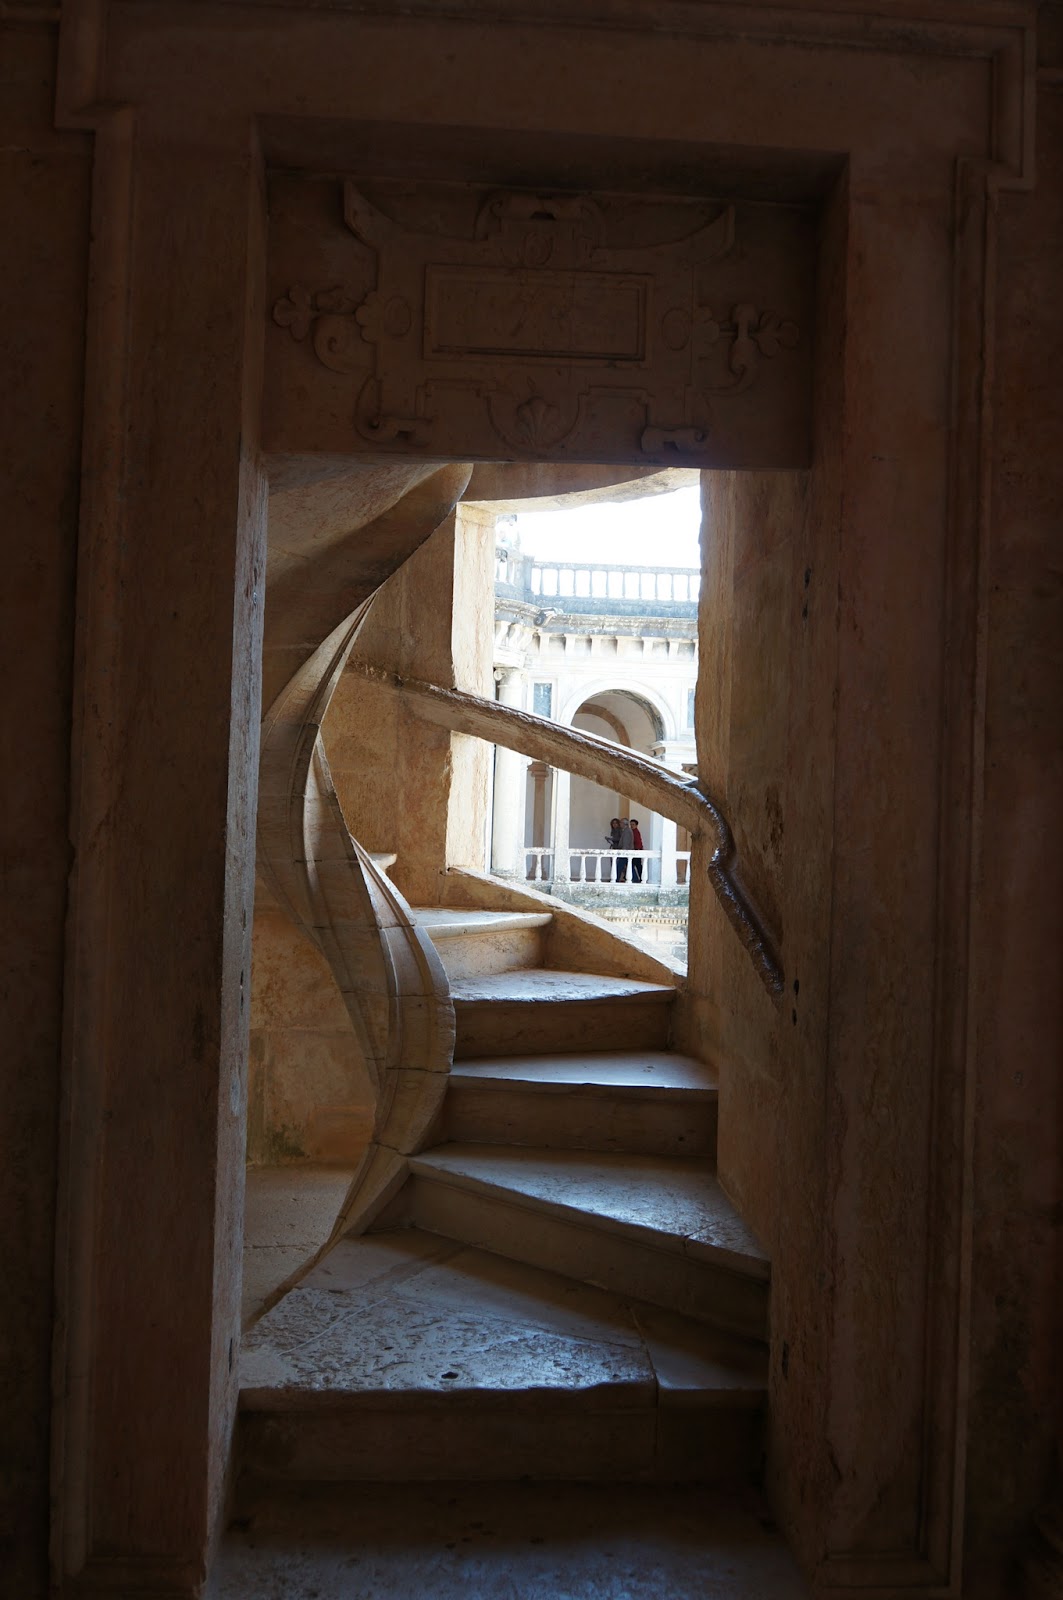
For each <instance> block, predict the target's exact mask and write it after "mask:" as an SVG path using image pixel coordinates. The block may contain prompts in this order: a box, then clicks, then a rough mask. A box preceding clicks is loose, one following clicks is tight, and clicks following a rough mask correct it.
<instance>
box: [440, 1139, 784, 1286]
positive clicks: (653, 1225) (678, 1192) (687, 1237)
mask: <svg viewBox="0 0 1063 1600" xmlns="http://www.w3.org/2000/svg"><path fill="white" fill-rule="evenodd" d="M410 1170H411V1171H412V1172H413V1173H414V1175H415V1176H416V1177H419V1178H425V1179H427V1180H429V1181H430V1182H433V1181H434V1182H441V1183H444V1184H448V1185H452V1186H454V1187H456V1188H458V1189H463V1190H467V1191H472V1192H476V1193H480V1194H486V1195H493V1196H497V1197H498V1198H499V1199H507V1200H509V1201H511V1202H516V1203H517V1204H519V1205H521V1206H524V1207H526V1208H527V1209H529V1210H538V1211H542V1212H546V1213H551V1214H553V1215H555V1216H561V1217H562V1218H565V1217H568V1218H571V1219H572V1220H578V1221H579V1222H580V1223H582V1224H583V1225H584V1226H591V1227H595V1228H598V1229H601V1230H603V1231H605V1232H611V1233H622V1234H625V1235H627V1236H628V1237H634V1238H637V1239H639V1240H640V1241H641V1242H642V1243H645V1244H650V1245H653V1246H655V1247H657V1248H659V1249H661V1250H665V1251H670V1252H674V1253H679V1254H683V1255H686V1256H689V1257H693V1258H698V1259H702V1260H706V1261H712V1262H714V1263H716V1264H719V1265H722V1266H726V1267H727V1268H729V1269H731V1270H733V1271H736V1272H738V1273H741V1274H742V1275H743V1276H746V1277H749V1278H753V1279H757V1280H760V1281H764V1282H766V1281H767V1279H768V1277H769V1275H770V1263H769V1260H768V1257H767V1255H766V1253H765V1252H764V1250H763V1249H762V1248H761V1246H760V1244H759V1243H758V1241H757V1239H756V1237H755V1235H754V1234H753V1232H752V1231H751V1229H750V1228H749V1227H748V1226H747V1225H746V1223H745V1222H743V1220H742V1218H741V1217H740V1216H739V1215H738V1213H737V1211H736V1210H735V1208H734V1206H733V1205H732V1204H731V1202H730V1200H729V1199H728V1198H727V1196H726V1194H725V1193H724V1191H723V1189H722V1188H721V1187H720V1185H719V1183H718V1181H717V1179H716V1177H715V1174H714V1173H713V1172H711V1171H710V1170H708V1169H707V1168H706V1166H705V1164H704V1162H702V1161H693V1160H684V1159H682V1158H675V1157H666V1156H647V1155H630V1154H605V1153H598V1152H593V1153H592V1152H588V1151H581V1150H580V1151H574V1150H536V1149H528V1148H524V1149H518V1148H514V1147H512V1146H506V1145H482V1144H480V1145H478V1144H448V1145H439V1146H437V1147H436V1148H435V1149H433V1150H426V1151H423V1152H422V1153H421V1154H420V1155H416V1156H411V1158H410ZM422 1225H423V1222H422Z"/></svg>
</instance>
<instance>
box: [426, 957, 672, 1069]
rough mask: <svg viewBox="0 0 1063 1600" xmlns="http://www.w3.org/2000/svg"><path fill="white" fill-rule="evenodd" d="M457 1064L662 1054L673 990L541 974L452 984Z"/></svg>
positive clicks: (505, 974)
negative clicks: (591, 1053) (588, 1053)
mask: <svg viewBox="0 0 1063 1600" xmlns="http://www.w3.org/2000/svg"><path fill="white" fill-rule="evenodd" d="M451 994H452V997H453V1000H454V1010H455V1016H456V1022H457V1039H456V1041H455V1046H454V1057H455V1060H468V1059H470V1058H477V1057H483V1056H496V1055H498V1056H511V1055H541V1054H553V1053H556V1052H561V1051H573V1050H664V1049H666V1048H667V1046H668V1042H669V1029H670V1026H671V1017H672V1005H673V1002H674V1000H675V989H674V988H673V987H672V985H671V984H663V983H646V982H643V981H642V980H641V979H638V978H614V977H604V976H601V975H599V974H596V973H585V972H554V971H551V970H549V969H547V968H543V967H537V968H535V967H533V968H526V969H524V970H522V971H519V972H502V973H495V974H488V975H485V976H483V977H475V978H473V977H470V978H461V979H458V980H457V981H456V982H453V983H452V984H451Z"/></svg>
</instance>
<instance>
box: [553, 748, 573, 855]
mask: <svg viewBox="0 0 1063 1600" xmlns="http://www.w3.org/2000/svg"><path fill="white" fill-rule="evenodd" d="M571 795H572V776H571V774H570V773H568V772H565V771H563V770H562V769H561V768H560V767H555V769H554V830H553V831H554V841H553V842H554V873H553V877H554V882H555V883H568V881H569V871H570V867H569V853H568V834H569V812H570V808H571Z"/></svg>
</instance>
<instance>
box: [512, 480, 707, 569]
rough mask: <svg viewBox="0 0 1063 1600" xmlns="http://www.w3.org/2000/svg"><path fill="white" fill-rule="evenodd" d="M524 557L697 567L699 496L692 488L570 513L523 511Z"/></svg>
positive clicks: (602, 503)
mask: <svg viewBox="0 0 1063 1600" xmlns="http://www.w3.org/2000/svg"><path fill="white" fill-rule="evenodd" d="M516 521H517V531H518V532H519V534H520V543H521V549H522V550H523V551H524V553H525V555H533V556H539V557H541V558H543V559H545V560H547V561H615V562H616V563H617V564H618V565H621V566H631V567H652V566H661V567H697V566H700V564H701V556H700V553H699V550H698V529H699V528H700V526H701V503H700V493H699V491H698V489H697V488H696V487H694V488H690V489H677V490H676V491H675V492H674V493H673V494H657V495H648V496H647V497H646V498H645V499H642V500H620V501H600V502H598V503H596V504H595V505H589V506H576V507H575V508H574V509H573V510H571V511H522V512H520V514H519V515H518V516H517V519H516Z"/></svg>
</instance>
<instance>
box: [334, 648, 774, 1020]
mask: <svg viewBox="0 0 1063 1600" xmlns="http://www.w3.org/2000/svg"><path fill="white" fill-rule="evenodd" d="M360 670H361V671H362V672H363V673H364V675H365V676H366V677H368V678H371V679H372V680H373V681H374V682H375V683H379V684H380V685H381V686H383V687H385V688H390V689H392V690H393V691H394V692H395V693H396V694H401V695H404V696H405V697H406V698H407V699H408V700H409V702H410V703H411V704H412V705H414V706H416V708H417V710H418V712H419V713H420V715H421V716H423V717H425V718H427V719H428V720H429V721H431V722H436V723H438V724H439V725H440V726H441V727H445V728H449V729H450V730H451V731H452V732H453V733H465V734H471V735H472V736H473V737H474V738H479V739H485V740H487V742H488V743H490V744H500V745H504V746H505V748H506V749H509V750H516V751H519V753H520V754H521V755H525V756H530V757H531V758H532V760H534V761H545V762H546V763H547V764H548V765H549V766H551V767H562V768H565V769H567V770H568V771H569V772H574V773H575V774H576V775H577V776H578V777H581V778H588V779H589V780H590V781H591V782H592V783H597V784H600V785H601V786H602V787H603V788H610V789H620V790H622V791H623V792H624V794H626V795H628V796H629V797H630V798H631V799H632V800H638V801H639V802H640V804H642V805H645V806H647V807H649V808H650V809H652V810H654V811H657V812H660V813H662V814H663V815H664V816H667V817H671V818H672V819H673V820H674V821H675V822H679V823H682V825H683V826H684V827H685V828H687V829H688V830H689V832H690V834H691V835H692V837H704V838H707V839H708V840H709V841H710V843H711V845H712V856H711V859H710V861H709V880H710V882H711V883H712V886H713V889H714V890H715V893H716V897H717V899H718V900H719V902H720V905H721V906H722V907H723V911H724V914H725V915H726V917H727V920H728V922H729V923H730V924H731V926H732V928H733V929H734V931H735V932H736V933H737V935H738V937H739V939H740V940H741V941H742V944H743V946H744V947H745V949H746V951H747V952H748V954H749V957H750V960H751V961H752V962H753V965H754V967H755V968H756V970H757V973H758V974H759V976H760V979H761V982H762V983H763V984H764V987H765V988H766V989H767V990H768V992H769V994H772V995H779V994H781V993H782V989H783V973H782V966H781V963H780V960H779V957H778V955H777V953H776V950H775V944H774V941H773V940H772V939H771V938H770V936H769V934H768V932H767V930H766V928H765V926H764V922H763V920H762V918H761V916H760V913H759V912H758V911H757V909H756V906H755V905H754V903H753V900H752V897H751V896H750V894H749V892H748V890H747V889H746V888H745V886H744V885H743V884H742V881H741V874H740V868H739V863H738V853H737V851H736V849H735V843H734V838H733V836H732V833H731V829H730V827H729V826H728V823H727V820H726V818H725V817H724V816H723V814H722V812H721V811H720V809H719V807H718V806H717V805H716V804H715V802H714V801H713V800H711V799H710V798H709V796H708V795H707V794H705V793H704V791H703V790H702V789H701V788H699V786H698V782H697V779H696V778H693V777H689V776H686V775H685V774H683V773H677V772H673V771H672V770H671V769H670V768H668V767H665V766H662V765H661V763H660V762H657V761H654V760H652V759H651V758H650V757H649V756H643V755H640V754H639V753H638V752H637V751H634V750H630V749H626V748H624V747H622V746H620V745H615V744H612V743H610V741H609V740H607V739H601V738H599V737H598V736H597V735H596V734H593V733H587V732H585V731H584V730H582V729H580V728H571V727H566V726H563V725H562V724H560V723H557V722H551V721H549V720H547V719H546V718H545V717H537V716H535V715H534V714H533V713H532V712H530V711H518V710H517V709H516V708H515V707H513V706H507V705H503V704H501V703H500V702H499V701H495V700H484V699H482V698H481V697H480V696H479V695H474V694H466V693H465V692H464V691H463V690H460V689H444V688H441V687H440V685H439V684H435V683H425V682H423V681H421V680H419V679H415V678H401V677H399V676H398V674H396V673H386V672H381V671H379V670H377V669H374V668H371V667H364V668H362V669H360Z"/></svg>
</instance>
